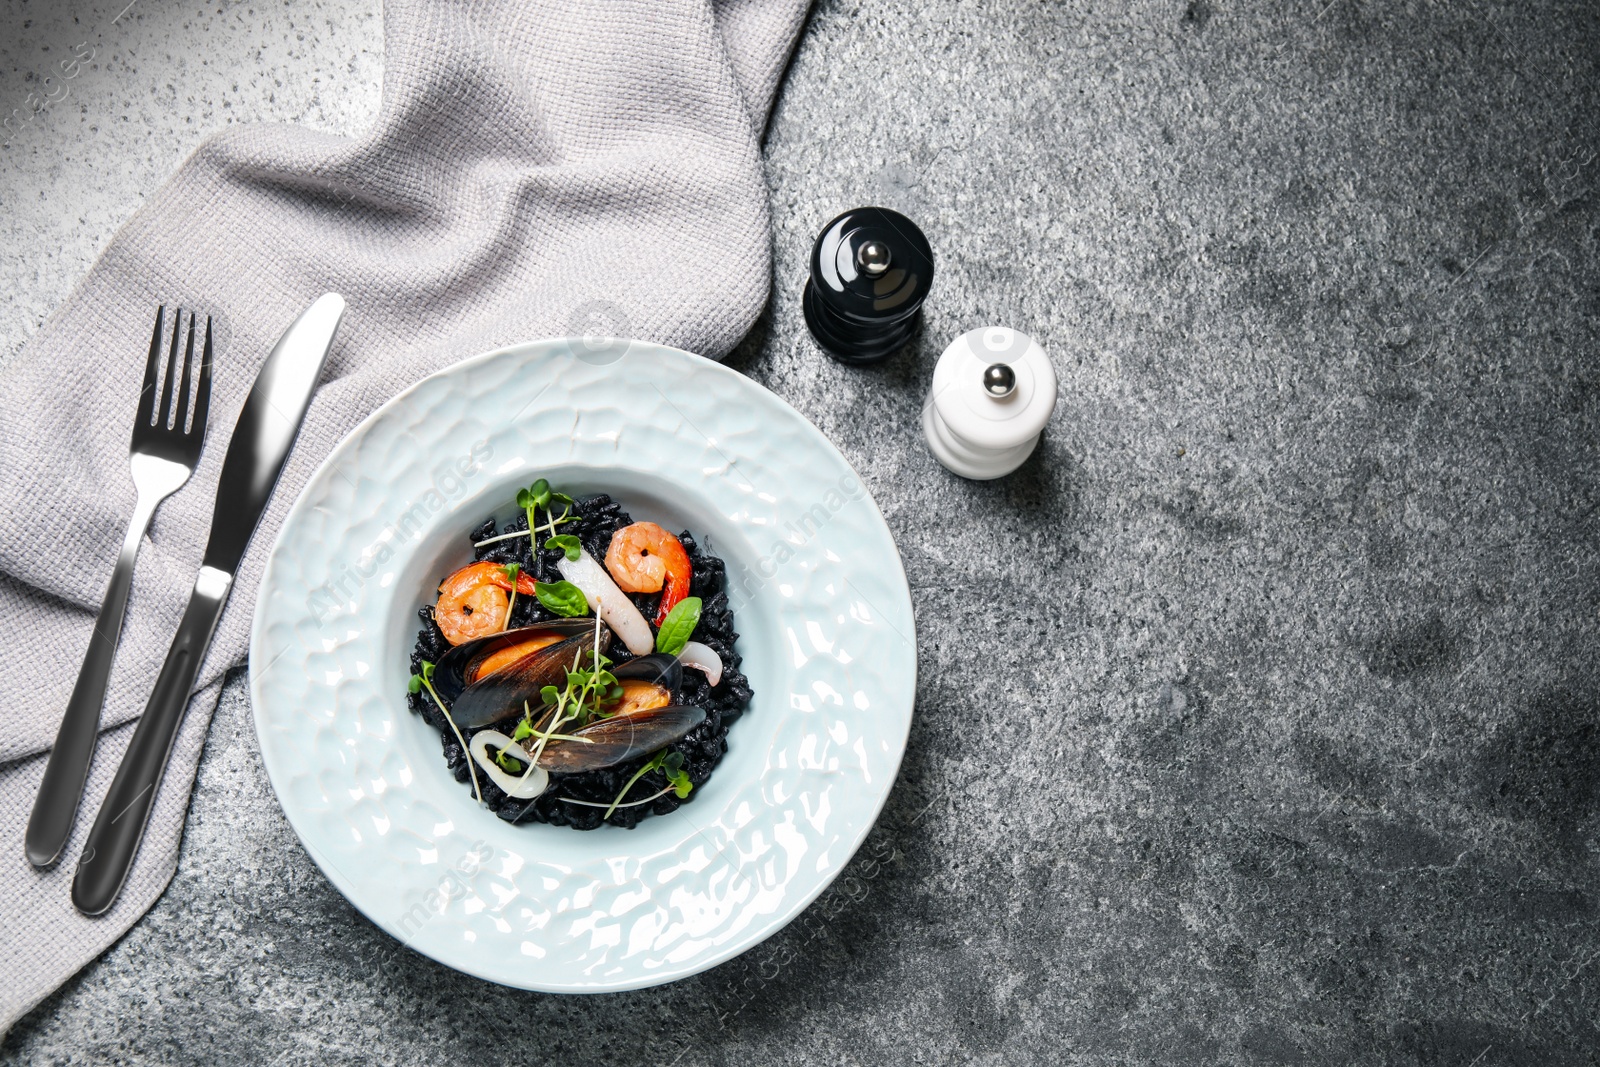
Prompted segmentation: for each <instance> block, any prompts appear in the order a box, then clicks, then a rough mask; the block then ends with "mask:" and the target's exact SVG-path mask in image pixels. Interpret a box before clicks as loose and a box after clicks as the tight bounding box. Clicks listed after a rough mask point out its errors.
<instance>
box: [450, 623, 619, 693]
mask: <svg viewBox="0 0 1600 1067" xmlns="http://www.w3.org/2000/svg"><path fill="white" fill-rule="evenodd" d="M593 632H594V619H593V617H589V618H582V619H552V620H551V621H549V622H536V623H534V624H533V625H532V626H521V627H518V628H517V629H515V630H502V631H501V632H500V633H497V634H490V635H489V636H488V637H480V638H478V639H477V640H476V641H468V642H467V643H465V644H462V645H456V646H455V647H454V648H452V649H451V650H450V651H448V652H446V653H445V654H444V655H443V656H442V657H440V659H439V662H438V663H436V664H434V667H433V687H434V688H435V689H437V690H438V691H439V695H440V696H441V697H443V698H444V699H445V701H446V702H449V701H453V700H455V698H456V697H458V696H460V695H461V693H462V690H464V689H466V688H467V684H468V682H467V679H468V678H470V677H471V676H472V674H473V669H474V668H475V667H476V666H477V665H478V664H479V663H481V662H483V660H484V659H486V658H488V657H489V656H492V655H494V654H495V653H496V652H498V651H500V650H501V649H503V648H505V647H506V646H507V645H512V644H516V643H518V642H519V641H526V640H527V639H528V638H530V637H535V636H537V635H539V634H549V633H556V634H560V635H561V636H562V637H564V638H566V637H577V636H581V635H582V634H585V633H593ZM610 647H611V630H610V629H609V628H608V627H606V626H605V625H604V624H602V625H601V627H600V651H601V652H602V653H603V652H605V651H606V650H607V649H609V648H610ZM570 654H571V649H570V648H569V649H568V655H570ZM473 680H474V681H479V680H481V679H473Z"/></svg>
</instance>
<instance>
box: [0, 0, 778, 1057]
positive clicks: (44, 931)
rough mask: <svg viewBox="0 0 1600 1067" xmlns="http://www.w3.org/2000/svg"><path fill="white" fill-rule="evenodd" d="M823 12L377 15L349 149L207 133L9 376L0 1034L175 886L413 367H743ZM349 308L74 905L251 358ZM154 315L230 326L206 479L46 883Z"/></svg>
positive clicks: (296, 139)
mask: <svg viewBox="0 0 1600 1067" xmlns="http://www.w3.org/2000/svg"><path fill="white" fill-rule="evenodd" d="M806 8H807V4H806V2H805V0H725V2H716V0H603V2H579V0H562V2H559V3H556V2H533V3H529V2H519V3H487V4H471V5H467V4H458V3H449V2H443V0H391V2H389V3H386V4H385V26H384V55H385V72H384V83H383V100H382V107H381V109H380V113H379V116H378V118H377V120H376V122H375V124H374V126H373V128H372V129H371V130H370V131H369V132H367V133H366V134H364V135H362V136H358V137H337V136H330V135H327V134H320V133H313V132H310V131H308V130H304V129H300V128H297V127H293V126H268V125H263V126H256V127H246V128H240V129H235V130H229V131H227V132H225V133H223V134H220V135H218V136H216V137H214V138H212V139H211V140H209V141H207V142H206V143H205V144H204V145H203V146H202V147H201V148H200V149H199V150H198V151H197V152H195V154H194V156H193V157H192V158H190V159H189V160H188V162H186V163H185V164H184V165H183V166H182V168H180V169H179V171H178V172H177V174H176V175H175V176H174V177H173V178H172V180H171V181H170V182H169V183H168V184H167V185H166V186H165V187H164V188H162V189H161V190H160V191H159V192H158V193H157V194H156V195H155V196H153V197H152V198H151V199H150V201H149V202H148V203H147V204H146V205H145V207H144V208H143V209H141V210H140V211H139V212H138V214H136V215H135V216H134V217H133V218H132V219H131V220H130V221H129V222H128V223H127V225H126V226H124V227H123V228H122V230H121V231H120V232H119V233H118V234H117V235H116V237H115V238H114V239H113V240H112V241H111V243H110V245H109V246H108V247H107V248H106V250H105V253H104V254H103V255H102V256H101V258H100V260H99V262H98V263H96V264H95V266H94V268H93V269H92V270H91V271H90V272H89V273H88V275H87V277H85V278H84V280H83V282H82V284H80V285H79V286H78V288H77V290H76V291H75V292H74V293H73V295H72V296H71V298H70V299H68V300H67V302H66V303H65V304H64V305H63V306H62V307H61V309H60V310H59V311H58V312H57V313H56V314H55V315H54V316H53V317H52V318H51V320H50V321H49V322H48V323H46V324H45V326H44V327H43V329H41V330H40V332H39V333H38V334H37V335H36V336H35V337H34V338H33V339H32V340H31V341H29V342H28V344H27V345H26V346H25V347H24V348H23V350H22V351H21V352H19V353H17V354H16V356H15V357H14V358H12V359H11V360H10V361H9V362H8V363H7V365H6V366H5V368H4V370H3V371H0V500H4V501H5V505H4V511H3V515H0V617H3V618H4V619H5V620H6V623H7V625H6V634H7V642H6V643H7V649H6V655H5V656H3V657H0V931H3V933H0V939H3V940H0V974H4V975H6V977H7V981H6V982H5V983H4V985H3V986H0V1034H3V1033H4V1032H5V1031H6V1030H9V1029H10V1027H11V1025H12V1023H14V1022H15V1021H16V1019H17V1018H18V1017H20V1016H21V1015H22V1014H23V1013H25V1012H26V1011H28V1010H29V1009H30V1008H32V1007H33V1006H34V1005H35V1004H37V1003H38V1002H39V1001H40V1000H42V999H43V998H44V997H45V996H47V995H48V994H49V993H50V992H51V991H52V990H54V989H55V988H56V987H57V986H59V985H60V984H61V983H62V982H64V981H65V980H66V979H67V978H69V977H70V976H71V975H72V974H73V973H75V972H76V971H77V970H78V969H79V968H81V967H83V966H84V965H85V964H86V963H88V962H89V961H90V960H92V959H94V958H95V957H96V956H97V955H99V954H100V953H101V952H102V951H104V950H105V949H106V948H107V947H108V946H109V945H111V944H112V943H113V942H115V941H116V940H117V939H118V938H119V937H121V936H122V934H123V933H124V932H125V931H127V929H128V928H129V927H130V926H132V925H133V923H134V922H135V921H136V920H137V919H138V918H139V917H140V916H141V915H143V914H144V913H145V912H146V911H147V910H148V909H149V908H150V906H151V904H153V903H154V902H155V900H156V898H157V897H159V896H160V894H161V892H162V891H163V890H164V889H165V888H166V886H167V884H168V882H169V881H170V880H171V878H172V874H173V872H174V870H175V869H176V866H177V855H178V845H179V842H180V840H181V837H182V831H183V822H184V816H185V812H186V811H187V808H188V803H189V794H190V791H191V789H192V787H193V782H194V773H195V768H196V766H197V765H198V763H199V759H200V754H201V749H202V747H203V745H204V739H205V733H206V728H207V726H208V725H209V722H210V719H211V715H212V712H213V711H214V709H215V706H216V700H217V696H218V693H219V691H220V689H221V683H222V678H223V674H224V672H226V671H227V670H228V669H229V668H230V667H234V666H236V665H238V664H240V663H241V662H242V661H243V660H244V657H245V652H246V643H247V635H248V632H249V627H250V619H251V615H252V613H253V611H254V608H255V593H256V587H257V585H258V584H259V582H260V578H261V570H262V566H263V562H264V559H265V557H266V555H267V551H268V549H269V548H270V546H271V544H272V541H273V538H274V536H275V535H276V533H277V529H278V525H279V523H280V522H282V520H283V517H284V515H285V513H286V512H287V510H288V508H289V506H290V504H291V502H293V500H294V499H295V496H296V494H298V493H299V491H300V489H301V487H302V486H303V485H304V484H305V482H306V479H307V478H308V477H309V475H310V474H311V472H312V471H313V470H314V469H315V468H316V466H317V464H318V463H319V462H321V460H322V459H323V458H324V457H325V456H326V455H327V454H328V452H329V451H330V450H331V449H332V448H333V446H334V445H335V444H336V443H337V442H338V441H339V440H340V439H341V438H342V437H343V436H344V435H345V434H346V433H348V432H349V431H350V430H351V429H352V428H353V427H354V426H355V425H356V424H357V423H358V422H359V421H360V420H361V419H362V418H364V417H365V416H366V415H367V414H368V413H370V412H371V411H373V410H374V409H375V408H377V407H378V406H379V405H380V404H382V403H383V402H384V401H385V400H387V399H389V398H390V397H392V396H393V395H394V394H395V393H397V392H399V391H400V390H401V389H403V388H405V387H406V386H408V385H410V384H411V383H413V382H415V381H417V380H418V379H420V378H422V377H424V376H426V375H428V374H430V373H432V372H433V371H436V370H439V369H440V368H442V367H445V366H448V365H449V364H451V363H454V362H456V361H458V360H461V359H464V358H466V357H469V356H472V355H475V354H477V353H479V352H482V351H486V350H488V349H491V348H495V347H499V346H501V345H506V344H511V343H515V342H519V341H526V340H531V339H534V338H538V337H548V336H563V335H583V334H594V333H609V334H612V335H615V336H622V337H637V338H643V339H647V340H651V341H657V342H661V343H664V344H669V345H674V346H677V347H680V348H685V349H689V350H691V351H696V352H700V353H703V354H705V355H709V356H713V357H720V356H722V355H725V354H726V353H727V352H728V351H729V350H730V349H731V348H732V347H733V346H734V345H735V344H736V343H737V342H738V341H739V340H740V339H741V338H742V337H743V336H744V334H745V333H746V331H747V330H748V329H749V327H750V325H751V323H752V322H753V321H754V320H755V318H756V316H757V314H758V313H759V312H760V310H761V308H762V306H763V305H764V303H765V302H766V299H767V294H768V291H769V288H770V284H771V283H770V276H771V262H770V243H771V235H770V225H769V218H768V206H767V193H766V186H765V183H764V179H763V174H762V168H761V156H760V142H761V137H762V133H763V129H764V127H765V124H766V117H767V114H768V112H769V110H770V108H771V105H772V101H773V96H774V94H775V92H776V90H777V86H778V83H779V80H780V78H781V77H782V74H783V70H784V66H785V64H786V62H787V59H788V56H789V53H790V50H791V49H792V47H793V44H794V41H795V39H796V36H797V34H798V33H799V31H800V28H801V26H802V24H803V23H804V20H805V15H806ZM328 291H333V292H338V293H341V294H343V295H344V296H345V298H346V299H347V301H348V302H349V310H348V312H347V313H346V315H345V319H344V324H343V326H342V327H341V328H340V331H339V335H338V339H337V341H336V342H335V344H334V347H333V351H332V353H331V355H330V356H329V360H328V365H327V370H326V372H325V374H324V377H323V384H322V386H321V389H320V391H319V392H318V393H317V396H316V398H315V400H314V402H313V403H312V405H311V410H310V414H309V415H308V416H307V418H306V422H305V425H304V427H303V428H302V429H301V431H300V436H299V439H298V441H297V443H296V444H295V447H294V451H293V454H292V455H291V457H290V459H289V462H288V465H287V467H286V468H285V469H284V472H283V476H282V478H281V480H280V481H279V483H278V487H277V491H276V493H275V494H274V496H273V499H272V502H271V504H270V506H269V507H268V509H267V512H266V514H265V516H264V517H263V519H262V522H261V525H260V527H259V528H258V529H257V531H256V533H255V537H254V539H253V540H252V542H251V546H250V551H249V554H248V555H247V556H246V558H245V561H244V564H243V567H242V568H241V571H240V574H239V577H238V581H237V584H236V585H235V587H234V590H233V595H232V599H231V601H230V603H229V605H228V608H227V612H226V614H225V615H224V616H223V618H222V622H221V624H220V626H219V628H218V630H217V634H216V639H215V641H214V643H213V644H212V647H211V650H210V654H209V655H208V656H207V658H206V661H205V664H204V668H203V670H202V671H201V675H200V682H199V685H198V687H197V691H196V694H195V696H194V698H193V699H192V700H191V702H190V706H189V710H188V714H187V717H186V719H185V721H184V725H183V728H182V731H181V733H180V735H179V738H178V741H177V745H176V749H175V752H174V755H173V759H172V764H171V766H170V768H169V770H168V773H167V776H166V778H165V781H164V783H163V785H162V787H161V792H160V795H159V797H158V799H157V801H156V805H155V810H154V813H153V815H152V818H151V823H150V828H149V831H148V833H147V835H146V837H145V839H144V845H143V848H142V849H141V850H140V853H139V858H138V861H137V862H136V864H135V866H134V868H133V871H132V873H131V874H130V876H129V879H128V882H127V885H126V887H125V888H124V890H123V892H122V896H121V898H120V899H119V900H118V902H117V904H116V905H115V907H114V908H113V909H112V910H111V911H110V912H108V913H107V914H105V915H103V916H101V917H99V918H94V919H90V918H86V917H84V916H82V915H80V914H79V913H78V912H77V911H75V910H74V909H73V907H72V903H71V900H70V897H69V887H70V883H71V879H72V874H73V869H74V866H75V864H76V862H77V856H78V854H79V851H80V849H81V847H82V843H83V839H84V836H85V835H86V834H87V832H88V828H89V827H90V825H92V823H93V820H94V817H95V815H96V813H97V812H98V810H99V805H100V800H101V798H102V797H103V796H104V795H105V791H106V788H107V786H108V785H109V784H110V781H111V777H112V775H113V774H114V773H115V770H116V767H117V764H118V762H119V761H120V759H121V756H122V752H123V750H124V748H125V747H126V745H127V741H128V738H129V737H130V736H131V733H132V723H133V722H134V721H135V720H136V719H137V717H138V716H139V714H140V713H141V712H142V711H143V708H144V702H145V700H146V699H147V698H148V696H149V691H150V687H151V685H152V684H153V682H154V678H155V675H156V672H157V670H158V669H159V665H160V663H161V660H162V658H163V657H164V656H165V654H166V649H167V645H168V643H169V642H170V640H171V638H172V634H173V631H174V629H175V627H176V625H177V622H178V617H179V615H180V614H181V612H182V608H183V604H184V602H185V600H186V599H187V596H188V593H189V589H190V586H191V585H192V583H193V580H194V576H195V573H196V571H197V569H198V567H199V562H200V556H201V552H202V550H203V548H204V544H205V540H206V536H207V533H208V528H209V525H210V517H211V506H212V500H213V497H214V494H215V490H216V485H217V475H218V471H219V469H220V467H221V464H222V457H223V454H224V452H225V451H226V448H227V444H228V439H229V436H230V435H231V433H232V431H233V425H234V422H235V420H236V418H237V416H238V412H239V409H240V406H241V405H242V404H243V401H244V397H245V394H246V393H247V392H248V391H249V389H250V386H251V384H252V382H253V380H254V376H255V373H256V370H257V369H258V368H259V367H260V365H261V362H262V360H263V359H264V358H265V357H266V355H267V353H268V352H269V351H270V350H271V348H272V345H273V343H274V342H275V341H276V340H277V338H278V336H279V334H280V333H281V332H282V331H283V330H284V329H285V328H286V327H287V326H288V325H289V324H290V322H292V321H293V320H294V318H295V316H296V315H297V314H298V313H299V312H300V311H301V310H303V309H304V308H305V307H306V306H307V305H309V304H310V303H311V301H312V300H314V299H315V298H316V297H317V296H319V295H320V294H322V293H324V292H328ZM158 304H165V305H167V307H168V308H169V316H170V309H171V308H172V307H173V306H175V305H181V306H182V307H183V308H185V309H191V308H192V309H198V310H199V311H200V312H201V313H202V314H210V315H212V316H214V319H215V323H216V337H217V350H216V369H215V381H214V388H213V393H212V407H211V420H210V429H209V432H208V434H207V440H206V445H205V453H204V455H203V457H202V459H201V461H200V466H199V467H198V469H197V470H196V471H195V474H194V476H193V477H192V478H191V479H190V481H189V483H188V484H187V485H186V486H185V487H184V488H183V489H182V490H180V491H179V492H178V493H177V494H176V495H175V496H173V497H171V498H169V499H168V500H167V502H166V503H165V504H163V505H162V507H161V509H160V510H159V511H158V512H157V514H156V518H155V522H154V524H153V526H152V527H151V532H150V536H149V538H148V540H147V541H146V543H145V545H144V548H143V550H142V552H141V554H140V557H139V562H138V568H137V570H136V573H135V578H134V584H133V594H132V599H131V602H130V606H129V609H128V616H127V621H126V625H125V629H124V631H123V638H122V643H121V648H120V650H119V652H118V656H117V662H116V667H115V669H114V671H113V674H112V679H111V686H110V691H109V694H108V696H107V700H106V704H105V710H104V713H103V717H102V731H103V732H102V735H101V738H100V742H99V748H98V751H97V753H96V755H95V761H94V766H93V769H92V771H91V775H90V781H89V787H88V791H87V793H86V795H85V797H84V801H83V805H82V807H81V809H80V811H79V815H78V821H77V825H76V827H75V829H74V833H73V839H72V841H71V842H70V843H69V845H68V848H67V850H66V852H65V853H64V854H63V858H62V861H61V862H60V864H58V866H57V867H56V868H54V869H53V870H51V871H49V872H44V873H41V872H38V871H35V870H34V869H33V868H32V867H31V866H30V865H29V864H28V862H27V860H26V858H25V856H24V855H23V836H24V831H25V828H26V825H27V820H28V814H29V811H30V809H31V807H32V804H33V800H34V795H35V793H36V791H37V789H38V784H39V779H40V776H41V775H42V773H43V769H44V756H43V754H44V753H45V752H46V751H47V750H48V749H49V747H50V745H51V744H52V743H53V741H54V738H55V732H56V728H57V726H58V725H59V722H60V715H61V711H62V709H63V708H64V707H65V706H66V701H67V697H68V694H69V693H70V692H71V688H72V684H73V681H74V679H75V677H76V674H77V668H78V664H79V663H80V662H81V658H82V655H83V652H84V650H85V649H86V648H87V646H88V635H89V630H90V627H91V624H92V622H93V620H94V617H95V614H96V613H97V611H98V610H99V605H100V598H101V596H102V594H103V592H104V588H105V583H106V581H107V579H108V578H109V576H110V573H111V568H112V564H113V562H114V561H115V559H116V555H117V551H118V548H119V547H120V544H121V540H122V535H123V530H124V528H125V524H126V521H127V517H128V515H129V513H130V511H131V510H132V507H133V500H134V492H133V485H132V481H131V479H130V477H129V473H128V437H129V433H130V431H131V429H132V423H133V413H134V406H135V403H136V401H137V398H138V394H139V388H140V384H141V381H142V377H143V371H144V363H145V359H146V355H147V352H148V348H149V340H150V330H151V326H152V324H153V322H154V318H155V310H156V307H157V305H158Z"/></svg>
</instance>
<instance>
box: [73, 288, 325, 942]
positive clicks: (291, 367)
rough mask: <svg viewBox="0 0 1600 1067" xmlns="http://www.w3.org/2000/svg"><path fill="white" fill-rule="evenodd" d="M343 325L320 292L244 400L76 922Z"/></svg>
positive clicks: (131, 833) (98, 895)
mask: <svg viewBox="0 0 1600 1067" xmlns="http://www.w3.org/2000/svg"><path fill="white" fill-rule="evenodd" d="M343 317H344V298H343V297H342V296H339V295H338V294H337V293H327V294H325V295H323V296H321V297H318V298H317V300H316V302H315V303H313V304H312V305H311V306H310V307H309V308H307V309H306V310H305V311H304V312H302V313H301V315H300V317H299V318H298V319H295V320H294V324H293V325H292V326H290V327H289V329H288V330H287V331H285V332H284V335H283V336H282V337H280V338H279V339H278V343H277V345H275V346H274V347H273V349H272V353H271V354H270V355H268V356H267V361H266V363H264V364H262V367H261V373H260V374H258V375H257V376H256V381H255V384H254V385H253V386H251V388H250V395H249V396H248V397H246V398H245V402H244V410H242V411H240V412H239V422H238V425H236V426H235V427H234V430H233V439H232V440H231V441H229V442H228V454H227V456H226V457H225V458H224V459H223V461H222V475H221V477H220V478H219V479H218V481H217V502H216V505H215V508H214V510H213V511H212V514H211V540H210V541H209V542H208V543H207V544H206V553H205V556H204V558H203V559H202V560H201V563H200V574H199V576H198V577H197V578H196V579H195V582H194V592H193V593H191V594H190V596H189V606H188V607H187V608H185V609H184V612H183V620H182V621H181V622H179V623H178V632H177V634H176V635H174V637H173V638H172V647H171V649H169V650H168V652H167V659H166V662H165V663H163V664H162V665H161V674H160V676H159V677H157V678H156V685H155V690H154V691H153V692H152V693H151V694H150V702H149V703H148V704H146V705H145V709H144V715H143V717H141V718H140V719H139V726H138V728H137V729H135V730H134V732H133V740H132V741H130V742H128V751H127V752H126V753H125V754H124V755H123V757H122V764H121V765H120V766H119V767H118V768H117V776H116V778H114V779H113V780H112V782H111V789H110V790H109V791H108V792H107V793H106V798H105V800H104V801H103V802H102V803H101V805H100V813H99V814H98V815H97V816H96V817H95V821H94V828H93V829H91V830H90V831H89V839H88V841H87V842H86V843H85V844H84V847H83V855H82V857H80V858H79V860H78V869H77V872H76V874H75V875H74V876H73V880H72V903H73V904H74V905H76V906H77V908H78V910H79V911H81V912H83V913H84V914H85V915H99V914H101V913H103V912H104V911H105V910H106V909H108V908H110V907H111V905H112V904H113V903H115V901H116V899H117V895H118V894H119V893H121V892H122V884H123V882H124V881H126V880H127V877H128V871H129V870H130V869H131V868H132V867H133V859H134V857H135V856H137V855H138V853H139V843H140V842H141V841H142V840H143V839H144V831H145V827H146V825H147V824H148V823H149V821H150V812H151V810H152V809H153V808H154V807H155V800H156V794H157V793H158V792H160V789H161V778H162V775H163V774H165V773H166V769H167V761H168V759H169V758H170V757H171V755H172V743H173V741H174V740H176V739H177V736H178V727H179V725H181V724H182V722H183V713H184V710H185V709H186V708H187V707H188V706H189V693H190V690H192V689H193V687H194V681H195V676H196V675H197V674H198V673H199V670H200V661H201V660H203V659H204V658H205V654H206V648H207V647H208V646H209V645H210V644H211V635H212V633H213V632H214V631H215V630H216V628H217V620H218V619H219V618H221V616H222V609H223V606H224V605H226V604H227V602H228V591H229V590H230V589H231V588H232V587H233V576H234V572H235V571H237V570H238V568H239V561H240V560H241V559H243V558H244V550H245V548H246V547H247V546H248V545H249V544H250V535H251V534H252V533H254V532H255V528H256V523H257V522H258V521H260V519H261V513H262V512H263V511H264V510H266V506H267V500H268V499H269V498H270V497H271V496H272V487H273V486H274V485H276V484H277V481H278V473H279V472H280V471H282V470H283V463H284V460H286V459H287V458H288V457H289V448H290V446H292V445H293V444H294V439H295V435H296V434H297V433H299V432H300V423H301V422H302V421H303V420H304V419H305V415H306V408H308V407H309V406H310V405H311V394H312V393H313V392H315V391H316V387H317V380H318V379H319V378H321V377H322V365H323V363H324V362H326V360H327V358H328V349H329V348H330V347H332V345H333V335H334V333H335V331H337V330H338V328H339V320H340V319H341V318H343Z"/></svg>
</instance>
